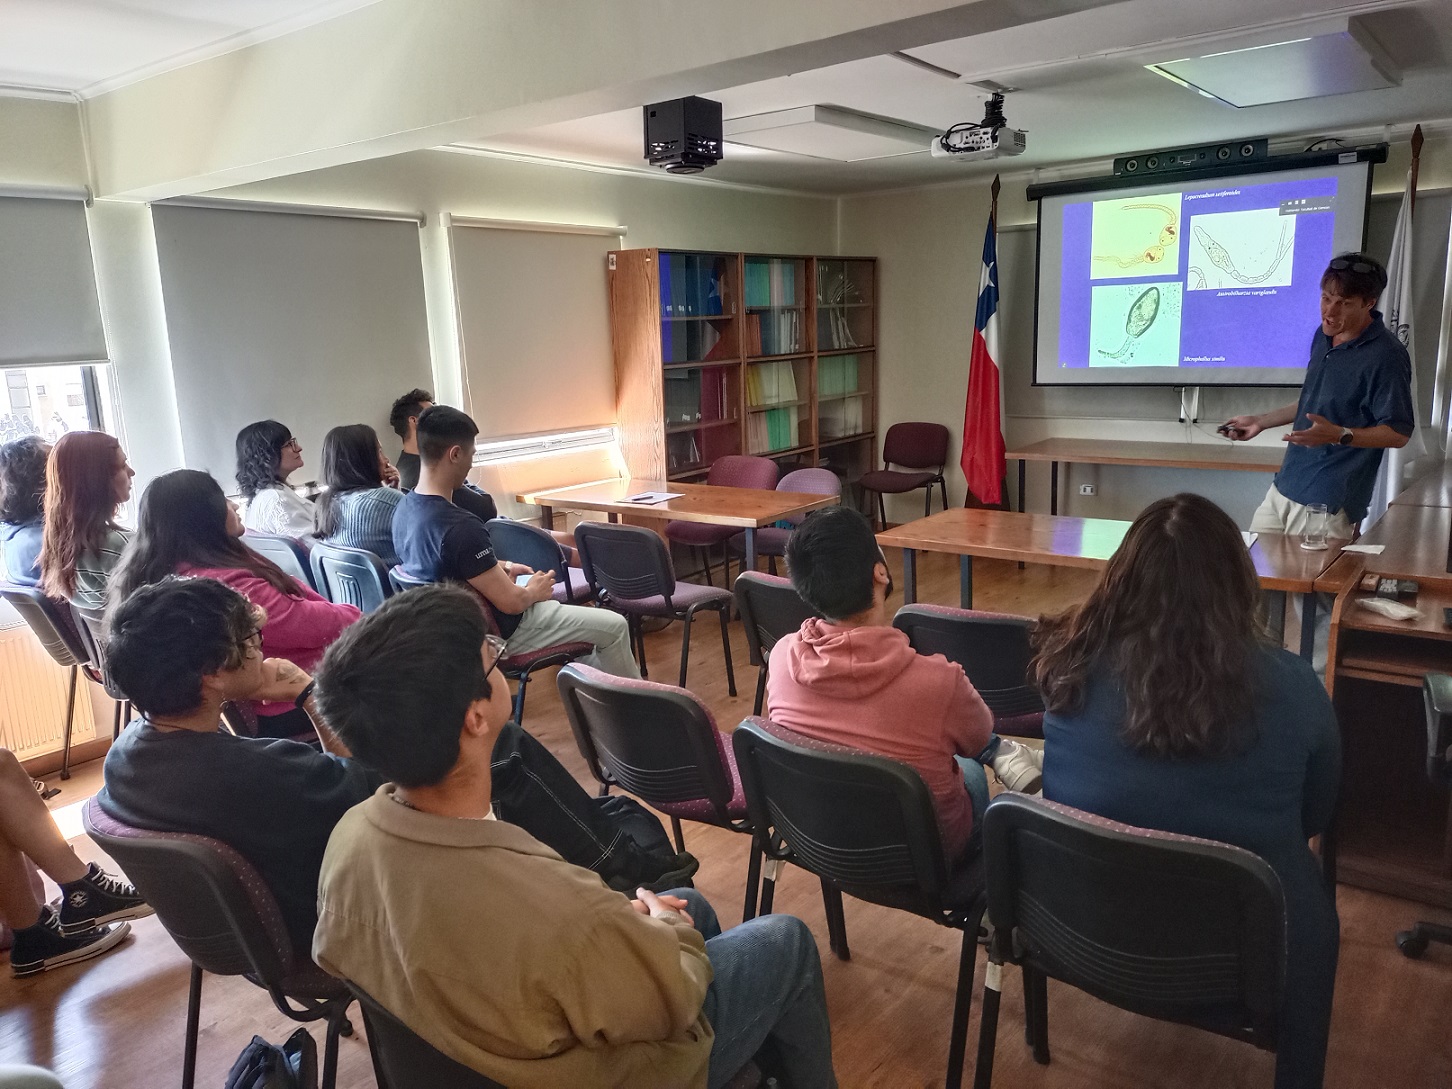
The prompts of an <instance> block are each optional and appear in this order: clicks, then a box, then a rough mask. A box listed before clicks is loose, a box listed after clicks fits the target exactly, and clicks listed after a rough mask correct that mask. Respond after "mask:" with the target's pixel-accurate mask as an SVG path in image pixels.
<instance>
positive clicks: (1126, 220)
mask: <svg viewBox="0 0 1452 1089" xmlns="http://www.w3.org/2000/svg"><path fill="white" fill-rule="evenodd" d="M1089 252H1090V265H1091V267H1090V269H1089V278H1090V279H1092V280H1109V279H1130V278H1133V277H1137V276H1158V275H1166V276H1176V275H1178V274H1179V271H1180V194H1179V193H1161V194H1157V195H1155V196H1148V197H1129V198H1127V199H1124V200H1099V201H1095V202H1094V217H1093V223H1092V225H1091V228H1090V242H1089Z"/></svg>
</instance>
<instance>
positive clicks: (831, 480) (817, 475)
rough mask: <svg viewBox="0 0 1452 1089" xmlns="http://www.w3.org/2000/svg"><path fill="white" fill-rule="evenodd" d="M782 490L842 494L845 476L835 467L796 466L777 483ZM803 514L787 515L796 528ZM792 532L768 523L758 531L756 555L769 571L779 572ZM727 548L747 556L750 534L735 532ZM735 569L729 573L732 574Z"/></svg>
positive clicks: (814, 493)
mask: <svg viewBox="0 0 1452 1089" xmlns="http://www.w3.org/2000/svg"><path fill="white" fill-rule="evenodd" d="M776 490H777V491H779V492H805V493H807V494H808V495H841V494H842V478H841V477H840V476H838V475H837V474H836V473H834V472H832V470H831V469H793V470H792V471H791V472H789V473H787V475H786V476H784V477H782V478H781V480H779V481H778V482H777V485H776ZM805 517H806V515H802V516H800V517H797V518H785V519H783V521H786V522H790V523H791V524H792V526H793V527H796V526H799V525H801V524H802V518H805ZM791 535H792V531H791V530H790V529H787V528H785V527H783V526H765V527H763V528H762V529H758V530H757V531H756V554H757V555H758V556H765V557H766V558H767V564H768V568H767V569H768V570H769V571H770V572H771V573H772V574H773V575H774V574H776V558H777V557H778V556H785V555H786V546H787V539H788V538H790V537H791ZM726 547H727V548H729V549H730V550H731V552H732V553H733V554H735V555H737V556H745V555H746V534H745V533H735V534H733V535H732V536H731V538H730V540H728V541H727V542H726ZM730 573H731V572H729V571H728V572H727V574H728V575H729V574H730Z"/></svg>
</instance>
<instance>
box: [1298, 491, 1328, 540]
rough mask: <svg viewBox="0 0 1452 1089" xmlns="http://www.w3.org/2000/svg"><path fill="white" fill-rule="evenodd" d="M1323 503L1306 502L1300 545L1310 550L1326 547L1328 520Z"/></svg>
mask: <svg viewBox="0 0 1452 1089" xmlns="http://www.w3.org/2000/svg"><path fill="white" fill-rule="evenodd" d="M1328 517H1329V516H1328V514H1327V512H1326V504H1325V503H1307V504H1306V532H1305V533H1304V534H1302V535H1301V547H1302V548H1304V549H1307V550H1308V551H1311V552H1321V551H1324V550H1325V548H1326V523H1327V520H1328Z"/></svg>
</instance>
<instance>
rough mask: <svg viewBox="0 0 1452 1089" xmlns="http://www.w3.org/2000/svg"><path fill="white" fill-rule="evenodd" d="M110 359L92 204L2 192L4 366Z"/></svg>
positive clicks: (0, 353)
mask: <svg viewBox="0 0 1452 1089" xmlns="http://www.w3.org/2000/svg"><path fill="white" fill-rule="evenodd" d="M106 361H107V353H106V334H105V332H104V330H103V329H102V326H101V307H100V304H99V303H98V302H97V301H96V269H95V266H94V265H93V264H92V262H91V239H90V235H89V234H88V233H87V231H86V206H85V204H83V203H82V202H81V200H79V199H73V200H70V199H51V198H42V197H0V367H37V366H44V365H46V364H49V363H104V362H106Z"/></svg>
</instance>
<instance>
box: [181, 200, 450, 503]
mask: <svg viewBox="0 0 1452 1089" xmlns="http://www.w3.org/2000/svg"><path fill="white" fill-rule="evenodd" d="M152 216H153V219H154V221H155V225H156V248H157V255H158V257H159V259H160V262H161V287H162V296H163V299H164V303H165V307H166V324H167V333H168V337H169V339H170V341H171V354H172V370H173V375H174V378H175V383H176V397H177V410H178V413H179V415H180V417H181V433H182V450H183V452H184V454H185V457H186V462H187V464H188V465H189V466H191V467H192V468H197V469H206V470H207V471H208V472H210V473H212V475H214V476H215V477H216V478H217V479H218V480H219V481H221V482H222V485H223V487H226V488H228V489H229V490H230V488H231V487H232V485H233V483H234V481H235V476H234V471H235V468H236V465H235V457H236V454H235V449H236V447H235V443H236V437H237V432H238V431H239V430H240V429H241V428H242V427H244V426H245V425H247V424H249V423H252V422H254V421H256V420H264V419H274V420H280V421H281V422H282V423H284V424H286V425H287V426H288V427H289V428H291V429H292V433H293V435H294V436H296V437H297V439H298V441H300V442H301V443H302V446H303V460H304V468H303V469H302V470H300V471H299V472H298V473H296V474H295V475H294V477H293V480H294V482H300V481H305V480H310V479H316V476H317V469H318V461H319V450H320V449H321V444H322V440H323V436H324V435H325V434H326V433H327V432H328V430H329V429H330V428H332V427H335V426H337V425H339V424H350V423H366V424H371V425H372V426H373V427H374V428H375V429H376V430H377V431H378V437H379V438H380V439H381V440H382V442H383V446H384V449H385V450H386V451H388V452H389V455H390V456H392V454H393V453H394V452H395V451H394V449H393V448H394V446H395V445H396V440H395V439H394V438H393V436H392V434H391V432H389V430H388V409H389V405H390V404H391V403H392V401H393V399H394V398H395V397H397V396H398V395H399V394H401V393H404V392H406V391H407V390H409V389H411V388H412V387H414V386H424V387H426V388H427V387H429V386H430V385H431V384H432V378H431V369H430V365H429V340H428V321H427V317H426V313H425V308H424V289H423V266H422V262H421V259H420V255H419V229H418V226H417V225H416V224H414V223H410V222H391V221H386V220H373V219H351V218H344V217H340V216H325V215H298V214H286V213H276V212H258V211H233V210H230V209H228V210H222V209H216V208H187V207H168V206H165V205H155V206H153V208H152Z"/></svg>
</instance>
